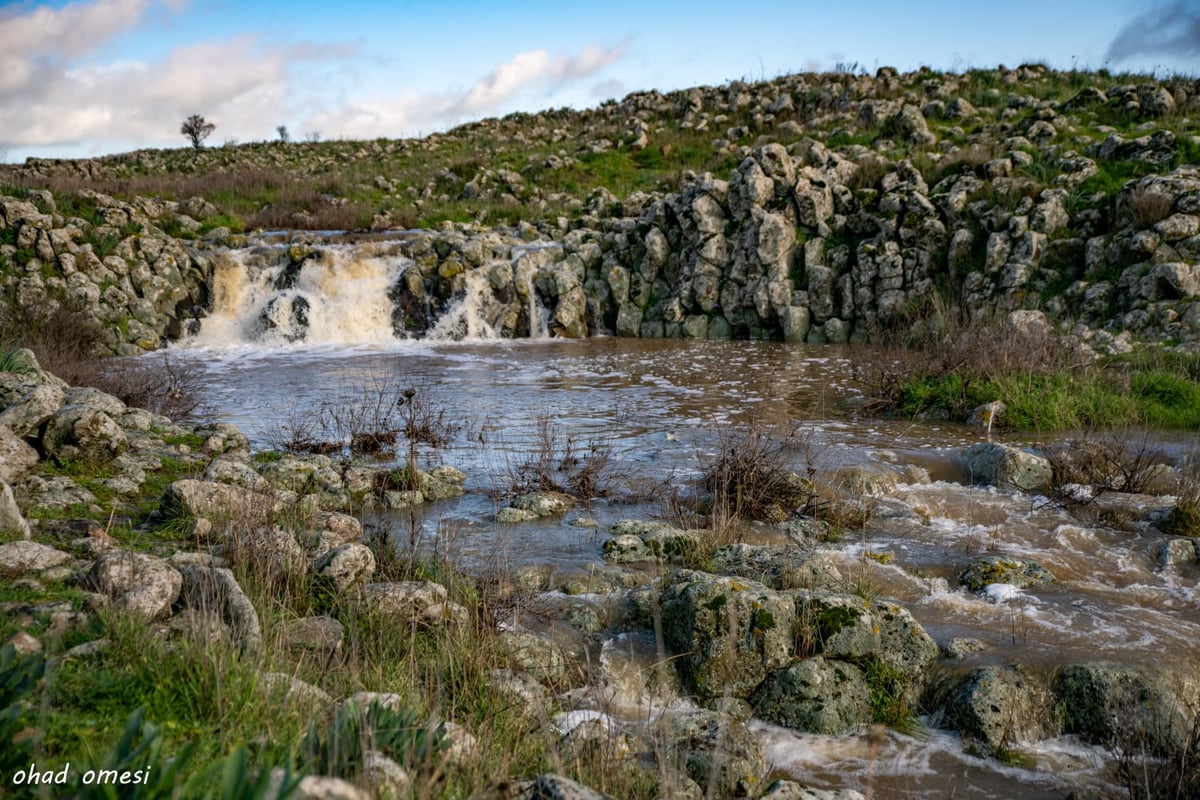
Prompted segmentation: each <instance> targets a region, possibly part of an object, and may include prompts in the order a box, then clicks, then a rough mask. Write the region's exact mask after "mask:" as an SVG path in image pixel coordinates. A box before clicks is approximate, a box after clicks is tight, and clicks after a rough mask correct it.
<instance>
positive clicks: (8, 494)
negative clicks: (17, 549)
mask: <svg viewBox="0 0 1200 800" xmlns="http://www.w3.org/2000/svg"><path fill="white" fill-rule="evenodd" d="M0 532H4V533H17V534H19V535H20V536H21V538H22V539H28V538H29V535H30V530H29V522H28V521H27V520H26V519H25V517H24V516H23V515H22V514H21V507H20V506H18V505H17V498H16V497H15V496H14V495H13V490H12V487H11V486H9V485H8V484H7V483H5V482H4V481H2V480H0Z"/></svg>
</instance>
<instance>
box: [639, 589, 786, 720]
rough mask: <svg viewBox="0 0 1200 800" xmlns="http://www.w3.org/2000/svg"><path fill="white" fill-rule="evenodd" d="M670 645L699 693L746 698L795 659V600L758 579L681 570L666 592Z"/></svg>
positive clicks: (706, 696)
mask: <svg viewBox="0 0 1200 800" xmlns="http://www.w3.org/2000/svg"><path fill="white" fill-rule="evenodd" d="M660 602H661V606H662V617H663V622H664V626H665V630H664V635H665V638H666V643H667V646H668V647H669V648H670V650H671V652H672V653H675V654H677V655H678V657H677V658H676V659H675V664H676V667H677V668H678V669H679V671H680V675H681V677H682V678H683V680H684V684H685V685H686V686H687V687H688V688H689V689H690V690H691V691H693V692H695V693H696V694H697V695H698V696H699V698H700V699H701V700H702V701H703V700H710V699H712V698H715V697H720V696H722V695H725V694H729V695H732V696H733V697H741V698H745V697H748V696H749V695H750V693H751V692H753V691H754V690H755V689H756V688H757V687H758V684H760V683H761V682H762V681H763V679H764V678H766V676H767V675H768V674H769V673H770V672H772V671H774V670H777V669H780V668H781V667H783V666H784V665H785V664H786V663H787V662H788V660H789V659H790V658H791V653H792V638H793V624H794V622H795V619H796V610H795V602H794V601H793V599H792V597H791V596H790V595H788V594H786V593H783V592H778V591H776V590H774V589H769V588H768V587H766V586H764V585H763V584H761V583H758V582H757V581H752V580H748V579H744V578H731V577H723V576H717V575H709V574H707V573H703V572H695V571H692V570H682V571H680V572H679V573H678V574H677V575H676V576H674V577H673V578H672V579H671V580H670V581H669V582H668V583H667V584H666V586H665V587H664V588H663V590H662V595H661V601H660Z"/></svg>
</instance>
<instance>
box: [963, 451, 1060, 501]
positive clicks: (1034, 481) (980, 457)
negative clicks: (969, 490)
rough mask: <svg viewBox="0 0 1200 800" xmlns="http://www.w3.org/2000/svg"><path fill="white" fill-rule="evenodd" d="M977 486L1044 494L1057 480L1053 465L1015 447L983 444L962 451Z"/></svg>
mask: <svg viewBox="0 0 1200 800" xmlns="http://www.w3.org/2000/svg"><path fill="white" fill-rule="evenodd" d="M962 456H963V460H964V461H965V462H966V464H967V468H968V469H970V470H971V480H972V481H974V482H975V483H982V484H987V485H989V486H995V487H996V488H998V489H1008V490H1012V489H1017V490H1020V491H1023V492H1035V491H1044V490H1046V489H1047V488H1049V486H1050V482H1051V481H1052V480H1053V478H1054V471H1053V469H1051V467H1050V462H1049V461H1048V460H1047V459H1045V458H1042V457H1041V456H1037V455H1034V454H1033V453H1027V452H1026V451H1024V450H1019V449H1017V448H1016V447H1010V446H1008V445H1003V444H997V443H995V442H981V443H980V444H976V445H972V446H970V447H968V448H967V449H966V450H964V451H963V454H962Z"/></svg>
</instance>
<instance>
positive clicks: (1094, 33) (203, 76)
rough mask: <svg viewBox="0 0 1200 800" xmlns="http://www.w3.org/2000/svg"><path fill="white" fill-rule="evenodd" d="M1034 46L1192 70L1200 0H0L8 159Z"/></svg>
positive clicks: (400, 130)
mask: <svg viewBox="0 0 1200 800" xmlns="http://www.w3.org/2000/svg"><path fill="white" fill-rule="evenodd" d="M1026 61H1045V62H1047V63H1049V64H1051V65H1053V66H1056V67H1062V68H1069V67H1071V66H1072V65H1073V64H1074V65H1078V66H1081V67H1090V68H1093V69H1094V68H1099V67H1101V66H1108V67H1109V68H1110V69H1113V70H1114V71H1116V70H1132V71H1139V72H1151V71H1155V72H1157V73H1158V74H1160V75H1163V74H1167V73H1171V72H1182V73H1186V74H1190V75H1196V74H1200V0H1088V1H1087V2H1054V0H1008V2H1003V3H1000V2H974V0H957V2H949V1H948V0H909V1H908V2H897V1H896V0H890V2H875V1H874V0H841V2H828V1H825V2H816V1H814V0H791V1H790V2H757V3H756V2H745V3H740V4H734V3H728V2H726V3H717V2H708V0H692V2H688V3H684V2H675V0H658V2H652V1H651V0H639V1H638V2H631V1H630V0H608V2H606V3H604V4H595V3H586V4H585V3H563V2H561V0H560V2H554V3H551V2H542V1H541V0H535V1H534V2H521V3H505V2H476V1H475V0H443V2H390V3H389V2H369V3H367V2H362V3H354V2H343V3H331V2H328V0H325V1H324V2H310V1H309V0H292V1H291V2H263V3H252V4H251V3H238V2H233V0H81V1H80V2H70V3H67V2H46V3H34V2H17V3H0V160H5V161H20V160H23V159H24V158H25V157H26V156H30V155H35V156H46V157H80V156H89V155H97V154H102V153H111V152H121V151H126V150H131V149H135V148H138V147H178V146H184V145H185V144H186V142H185V141H184V139H183V137H182V136H181V135H180V134H179V124H180V122H181V121H182V120H183V118H184V117H186V116H187V115H189V114H193V113H198V114H201V115H203V116H205V117H206V118H207V119H209V120H210V121H212V122H215V123H216V124H217V130H216V132H215V133H214V134H213V136H212V137H211V139H210V140H209V143H210V144H220V143H222V142H225V141H228V140H237V141H243V142H245V141H253V140H260V139H270V138H274V137H275V128H276V126H278V125H286V126H287V127H288V129H289V131H290V132H291V134H292V136H293V137H294V138H302V137H304V136H306V135H309V134H312V135H319V136H321V137H322V138H374V137H378V136H388V137H393V136H413V135H418V134H423V133H429V132H431V131H435V130H442V129H445V128H446V127H449V126H451V125H453V124H455V123H458V122H463V121H467V120H470V119H479V118H482V117H487V116H495V115H502V114H505V113H509V112H511V111H517V110H525V111H535V110H538V109H542V108H551V107H559V106H575V107H585V106H591V105H595V104H596V103H598V102H600V101H601V100H604V99H606V98H609V97H621V96H623V95H625V94H626V93H628V92H631V91H637V90H642V89H660V90H664V91H666V90H671V89H678V88H684V87H688V86H695V85H705V84H709V85H711V84H720V83H723V82H725V81H728V80H733V79H741V78H748V79H756V78H771V77H774V76H776V75H780V74H784V73H788V72H795V71H809V70H828V69H832V68H833V67H834V66H835V65H836V64H838V63H857V64H859V65H861V66H862V67H864V68H865V69H867V70H870V71H874V70H875V69H876V68H877V67H880V66H884V65H887V66H895V67H898V68H900V69H901V70H910V69H915V68H917V67H919V66H921V65H929V66H932V67H935V68H938V69H948V70H964V69H969V68H972V67H991V66H995V65H996V64H1000V63H1004V64H1008V65H1009V66H1015V65H1017V64H1020V63H1022V62H1026Z"/></svg>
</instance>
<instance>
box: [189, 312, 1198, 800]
mask: <svg viewBox="0 0 1200 800" xmlns="http://www.w3.org/2000/svg"><path fill="white" fill-rule="evenodd" d="M176 354H177V355H178V356H180V357H181V358H184V359H186V360H188V361H190V362H193V363H196V364H197V365H200V366H202V367H203V371H204V378H203V389H202V393H203V399H204V401H205V403H206V405H207V407H208V409H209V413H210V415H211V416H212V417H213V418H214V419H219V420H222V421H228V422H233V423H235V424H237V425H238V426H239V427H241V428H242V430H244V431H246V432H247V434H248V435H250V436H251V438H252V440H253V441H254V442H255V444H256V445H257V446H260V447H267V446H270V445H272V444H273V443H277V442H278V441H280V439H281V438H285V437H286V431H285V430H283V429H285V428H286V427H287V425H288V423H289V421H292V422H295V421H296V420H301V419H304V418H305V417H306V416H307V415H311V414H312V413H314V412H313V410H314V409H316V408H318V407H319V406H320V405H321V404H322V403H329V402H334V401H336V400H337V399H338V398H348V397H354V396H357V395H360V394H361V392H362V387H364V386H368V387H369V386H382V385H384V384H390V385H393V386H394V385H403V386H410V385H411V386H415V387H417V388H418V390H419V392H420V393H421V395H422V396H423V397H425V398H426V399H427V400H428V401H429V402H430V403H433V404H436V405H437V406H438V407H440V408H444V409H445V410H446V413H447V418H448V419H449V420H450V421H452V422H454V423H455V425H457V426H458V428H457V430H456V432H455V435H454V436H453V437H452V440H451V442H450V443H449V445H448V446H447V447H445V448H442V449H439V450H437V451H423V452H422V454H421V457H422V461H423V462H424V463H426V464H434V463H449V464H452V465H454V466H456V467H459V468H460V469H462V470H463V471H465V472H466V473H467V475H468V476H469V478H468V489H469V490H470V491H469V492H468V494H467V495H466V496H465V497H463V498H461V499H458V500H453V501H446V502H443V503H438V504H434V505H432V506H430V507H428V508H426V509H424V510H423V511H422V513H421V515H420V517H419V518H418V519H417V520H416V526H417V527H416V531H417V536H418V538H419V539H420V540H421V542H422V543H423V545H424V546H437V547H440V548H442V549H443V550H444V551H448V552H453V553H454V554H455V556H456V557H457V558H458V559H460V561H461V563H462V564H463V565H464V566H465V567H466V568H468V569H470V568H472V567H480V566H482V565H487V566H488V567H489V568H494V567H495V566H497V565H500V566H502V567H503V568H505V569H518V568H526V567H534V568H540V569H544V570H548V571H551V572H553V573H554V575H555V576H556V577H561V578H566V577H570V576H581V575H586V574H588V573H589V572H590V571H592V570H593V569H596V568H598V567H601V566H603V561H602V559H601V546H602V544H603V542H604V539H605V538H606V536H605V534H604V533H603V527H604V526H606V525H608V524H610V523H611V522H613V521H616V520H618V519H622V518H629V517H646V516H650V515H657V514H661V513H663V506H662V503H661V502H660V500H661V498H660V497H656V496H655V495H656V494H659V495H661V493H662V492H663V491H665V490H664V489H663V488H662V487H663V486H665V485H669V484H677V485H684V484H687V483H688V482H689V481H694V480H695V478H696V477H697V475H698V469H699V464H701V463H702V462H703V461H704V459H706V458H710V457H711V456H712V454H713V453H714V451H715V450H716V449H717V448H719V447H720V446H721V435H722V432H723V431H728V430H731V429H735V428H738V427H741V426H746V425H749V424H750V423H751V422H753V421H760V422H766V423H770V424H774V425H777V426H786V427H789V428H793V429H799V430H800V432H801V434H802V435H803V436H804V437H805V439H806V440H807V441H808V443H809V445H808V448H807V451H806V452H807V455H808V456H809V457H812V458H814V459H815V460H816V465H817V466H818V468H819V469H820V470H823V471H831V470H833V469H836V468H838V467H841V466H852V465H877V466H881V467H884V468H891V467H895V468H899V467H900V466H902V465H906V464H915V465H919V466H923V467H925V468H926V469H927V470H928V471H929V473H930V475H931V477H932V478H933V481H932V482H930V483H909V484H901V486H900V488H899V490H898V491H897V492H896V493H895V494H894V495H893V496H890V497H886V498H880V499H878V500H876V501H873V502H874V504H875V514H874V518H873V521H872V523H871V524H870V526H869V527H868V529H867V530H866V531H865V532H864V533H862V534H856V535H853V536H851V537H849V538H848V539H846V540H845V541H843V542H840V543H835V544H832V545H830V546H829V547H830V550H831V552H832V554H833V556H834V558H835V559H836V561H837V563H838V565H839V567H840V568H841V569H842V570H843V572H844V573H845V574H846V575H847V576H848V577H850V578H851V579H852V580H855V581H857V582H859V583H860V584H861V585H865V586H867V587H868V588H869V590H870V591H872V592H875V593H877V594H878V595H880V596H883V597H889V598H893V599H895V600H897V601H899V602H901V603H903V604H904V605H905V606H906V607H908V608H909V609H910V611H911V612H912V613H913V614H914V615H915V616H916V617H917V619H918V620H919V621H920V622H921V623H922V624H923V625H925V627H926V628H927V630H929V632H930V633H931V635H933V636H934V638H935V639H938V640H939V641H944V640H947V639H949V638H951V637H955V636H964V637H972V638H976V639H980V640H981V641H983V642H984V643H985V644H986V645H987V649H985V650H984V651H982V652H980V653H979V654H977V655H974V656H972V657H971V660H969V661H967V662H964V666H968V665H970V664H975V663H1003V664H1007V663H1019V664H1025V665H1033V666H1041V667H1045V668H1047V669H1050V668H1053V667H1054V666H1056V665H1060V664H1063V663H1067V662H1070V661H1080V660H1098V659H1107V660H1114V661H1126V662H1131V663H1145V662H1148V661H1159V662H1162V663H1188V662H1192V663H1200V637H1198V636H1197V635H1196V634H1197V630H1198V628H1197V624H1198V622H1200V592H1198V591H1197V582H1198V578H1200V571H1198V570H1197V568H1196V567H1195V566H1188V567H1180V568H1169V569H1163V568H1160V567H1159V566H1158V564H1157V562H1156V560H1155V558H1154V555H1153V553H1154V550H1155V549H1156V547H1157V546H1158V545H1160V544H1161V543H1162V542H1163V541H1164V540H1165V537H1164V536H1163V535H1162V534H1160V533H1159V532H1157V531H1156V530H1155V529H1154V528H1152V527H1151V526H1149V525H1148V524H1145V523H1143V522H1137V521H1135V522H1133V523H1131V524H1129V525H1126V526H1124V529H1120V530H1118V529H1114V528H1110V527H1105V526H1104V525H1098V524H1096V523H1095V522H1094V521H1089V520H1087V519H1085V518H1081V517H1079V516H1076V515H1073V514H1072V513H1070V512H1068V511H1067V510H1065V509H1063V508H1060V507H1057V506H1055V505H1053V504H1049V503H1046V502H1044V499H1042V498H1036V497H1031V496H1029V495H1021V494H1013V493H1006V492H1000V491H996V490H994V489H989V488H986V487H973V486H969V485H966V484H965V483H964V478H965V473H964V470H963V466H962V463H961V460H960V459H959V457H958V453H959V451H960V450H961V449H962V448H964V447H966V446H967V445H969V444H972V443H974V442H977V441H980V440H981V439H982V438H983V436H984V435H983V434H982V433H981V432H979V431H976V430H973V429H969V428H966V427H965V426H960V425H955V424H950V423H938V422H911V421H897V420H880V419H875V418H870V417H867V416H864V415H862V414H860V413H859V408H860V407H861V402H862V387H861V386H860V384H859V383H858V382H857V380H856V377H855V376H856V371H857V370H856V366H861V365H863V364H866V363H869V361H870V359H872V358H878V357H882V356H880V355H879V354H877V353H875V352H873V351H871V350H870V349H869V348H852V349H847V348H841V347H834V346H806V345H787V344H780V343H756V342H704V341H699V342H695V341H691V342H685V341H670V340H631V339H602V338H601V339H592V340H587V341H561V340H543V341H476V342H427V341H425V342H379V343H374V344H369V345H353V344H345V343H341V342H337V341H330V342H327V343H325V344H319V345H311V344H310V345H305V346H280V345H275V346H269V347H267V346H262V345H256V344H245V343H231V342H230V341H228V340H224V341H215V340H211V339H210V340H205V339H204V338H203V336H202V337H201V338H200V339H199V340H197V341H193V342H190V343H187V345H186V346H184V347H181V348H177V349H176ZM539 420H540V421H539ZM547 425H549V426H550V428H551V429H552V430H554V431H555V432H556V435H558V436H559V437H560V444H561V443H562V441H564V440H565V437H571V439H572V441H573V442H574V443H575V445H576V446H577V447H586V446H587V444H588V443H591V442H602V443H603V444H604V446H606V447H609V448H611V450H612V461H613V463H614V464H616V465H617V469H616V470H615V473H616V474H615V475H614V476H613V478H614V485H615V486H619V487H620V491H618V492H616V495H615V496H616V497H617V498H618V499H615V500H614V499H609V500H603V499H602V500H598V501H594V502H593V503H591V504H590V505H589V506H587V507H585V508H582V509H577V510H575V511H573V512H571V513H569V514H568V515H567V516H566V517H565V518H562V519H553V520H543V521H538V522H533V523H527V524H521V525H498V524H496V523H495V522H494V521H493V515H494V513H495V510H496V508H497V506H498V505H499V504H501V503H502V500H500V499H499V496H500V495H502V494H503V491H504V490H505V489H506V488H508V486H509V485H511V482H512V477H513V475H514V473H515V472H519V468H520V465H521V464H522V463H523V462H524V460H526V459H527V458H528V457H529V454H530V453H531V452H533V451H535V450H536V449H537V447H538V445H539V435H540V431H541V430H545V429H546V426H547ZM539 426H540V427H539ZM995 438H997V439H999V440H1003V441H1008V442H1011V443H1014V444H1018V445H1028V444H1031V443H1033V439H1032V437H1028V436H1009V435H1005V434H1002V433H997V434H996V435H995ZM1157 438H1158V444H1159V445H1161V446H1162V447H1163V449H1164V452H1165V453H1166V454H1167V457H1168V459H1178V458H1181V457H1183V456H1184V455H1186V454H1188V453H1190V452H1193V451H1195V449H1196V447H1197V442H1196V439H1195V437H1194V436H1192V435H1185V434H1178V435H1175V434H1161V435H1159V436H1158V437H1157ZM804 458H805V452H801V451H799V450H798V451H797V453H796V459H797V466H802V464H801V463H800V462H801V461H802V460H803V459H804ZM638 489H642V490H648V491H642V492H640V494H641V495H642V496H640V497H635V499H633V500H621V499H619V498H622V497H624V498H627V499H628V498H630V497H634V496H635V495H637V494H639V492H636V491H634V490H638ZM1159 505H1163V504H1162V503H1159ZM1151 506H1152V507H1153V506H1154V502H1151ZM1137 516H1138V515H1135V518H1136V517H1137ZM1143 516H1144V515H1143ZM581 521H583V522H586V523H587V524H584V525H580V524H579V522H581ZM375 522H376V523H377V524H382V525H390V526H393V527H394V529H395V530H396V532H397V535H398V536H402V537H408V536H409V535H410V534H412V532H413V529H412V528H411V526H412V524H413V522H412V520H411V519H410V518H409V517H408V516H407V515H395V516H394V517H386V516H385V517H381V518H378V519H376V520H375ZM593 523H594V524H593ZM752 537H753V538H755V539H756V540H758V541H762V542H772V541H777V542H783V541H786V537H785V536H784V535H783V534H782V532H780V531H778V530H774V529H771V528H769V527H762V528H758V529H755V530H754V531H753V532H752ZM989 553H998V554H1004V555H1013V556H1019V557H1023V558H1031V559H1034V560H1036V561H1038V562H1039V563H1041V564H1042V565H1044V566H1045V567H1046V568H1048V569H1049V570H1050V571H1051V572H1052V573H1053V574H1054V575H1055V576H1056V577H1057V578H1058V580H1059V583H1058V584H1056V585H1054V586H1048V587H1042V588H1036V589H1024V590H1016V589H1011V588H1009V589H1004V588H1000V589H997V590H995V591H993V592H991V593H990V596H987V595H976V594H972V593H968V592H966V591H965V590H963V589H961V588H959V587H958V586H957V585H956V583H957V575H958V573H959V572H960V571H961V570H962V569H964V568H965V567H966V566H967V565H969V564H970V563H971V562H972V561H973V560H974V559H976V558H979V557H980V556H983V555H987V554H989ZM868 554H873V556H872V555H868ZM879 554H886V555H885V556H883V557H882V558H880V557H879ZM880 560H886V561H888V563H879V561H880ZM629 641H631V640H629V639H628V638H626V639H621V638H620V637H614V638H613V639H611V640H609V641H608V642H606V643H605V645H606V646H608V647H609V648H610V655H611V654H612V653H617V652H622V653H626V652H627V653H628V655H626V656H622V658H627V659H632V663H633V664H634V665H635V668H633V669H632V670H626V673H627V674H629V673H631V674H633V675H634V676H635V677H634V678H630V679H628V681H627V682H626V683H622V681H621V680H620V679H614V680H610V684H611V685H612V686H615V687H616V688H615V689H613V691H612V692H610V697H609V701H608V705H607V706H606V707H605V713H609V712H613V713H615V714H616V715H617V716H618V717H621V718H624V719H626V720H631V721H632V720H637V719H638V718H644V717H646V716H647V715H652V714H653V711H647V709H646V705H647V703H648V704H649V706H650V707H651V709H653V708H656V707H657V708H660V709H661V708H662V707H665V706H668V705H670V704H672V703H686V702H687V701H686V699H685V698H681V697H677V696H664V697H656V698H650V699H649V700H647V699H646V698H645V697H644V695H645V689H644V687H640V686H638V685H636V675H637V674H638V673H639V670H644V669H645V668H647V665H648V664H650V663H653V661H654V659H655V658H656V656H655V654H654V652H653V648H645V647H643V648H641V651H645V652H641V651H639V649H638V648H637V647H633V646H631V645H629ZM622 648H623V649H622ZM639 652H640V655H639ZM613 657H614V658H615V657H616V656H613ZM639 659H642V660H640V661H639ZM579 705H580V707H581V708H585V707H586V706H587V705H588V704H587V702H582V701H581V702H580V704H579ZM754 725H755V729H756V730H757V731H758V733H759V735H760V737H761V739H762V741H763V743H764V746H765V747H766V751H767V754H768V757H769V759H770V760H771V761H772V762H773V763H774V764H775V766H776V768H777V769H778V770H779V771H780V772H781V773H783V774H790V775H792V776H794V777H796V778H798V779H800V780H802V781H806V782H809V783H811V784H813V785H815V786H821V787H849V786H853V787H857V788H860V789H865V788H870V789H871V790H872V791H874V792H875V793H876V796H879V797H905V798H908V797H912V798H926V797H928V798H933V797H972V798H974V797H978V798H990V797H997V798H999V797H1047V798H1049V797H1061V796H1063V792H1064V790H1065V789H1064V787H1069V786H1073V785H1079V784H1083V785H1087V786H1091V787H1093V788H1094V787H1095V786H1096V785H1097V781H1099V780H1100V779H1099V778H1098V777H1097V775H1098V774H1099V772H1100V770H1101V767H1102V764H1103V761H1104V757H1105V753H1104V752H1103V751H1102V750H1099V749H1097V748H1090V747H1085V746H1083V745H1081V744H1080V743H1078V742H1076V741H1074V740H1072V739H1070V738H1064V739H1058V740H1053V741H1050V742H1043V743H1040V744H1037V745H1033V746H1030V747H1028V748H1025V752H1026V754H1027V755H1028V756H1029V762H1028V764H1027V765H1026V767H1024V768H1016V767H1008V766H1003V765H1000V764H997V763H996V762H994V761H990V760H986V759H980V758H977V757H974V756H970V755H967V754H966V753H964V752H963V748H962V747H961V744H960V742H959V741H958V739H957V738H956V737H955V736H953V735H951V734H948V733H945V732H941V731H933V732H931V733H930V734H929V735H928V736H925V737H920V738H914V737H910V736H904V735H901V734H889V735H888V736H887V737H885V738H884V740H883V741H879V740H877V739H875V740H871V739H869V737H866V736H865V735H858V736H846V737H823V736H812V735H807V734H797V733H794V732H789V731H786V730H783V729H780V728H776V727H774V726H770V725H766V724H765V723H758V722H756V723H754Z"/></svg>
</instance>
